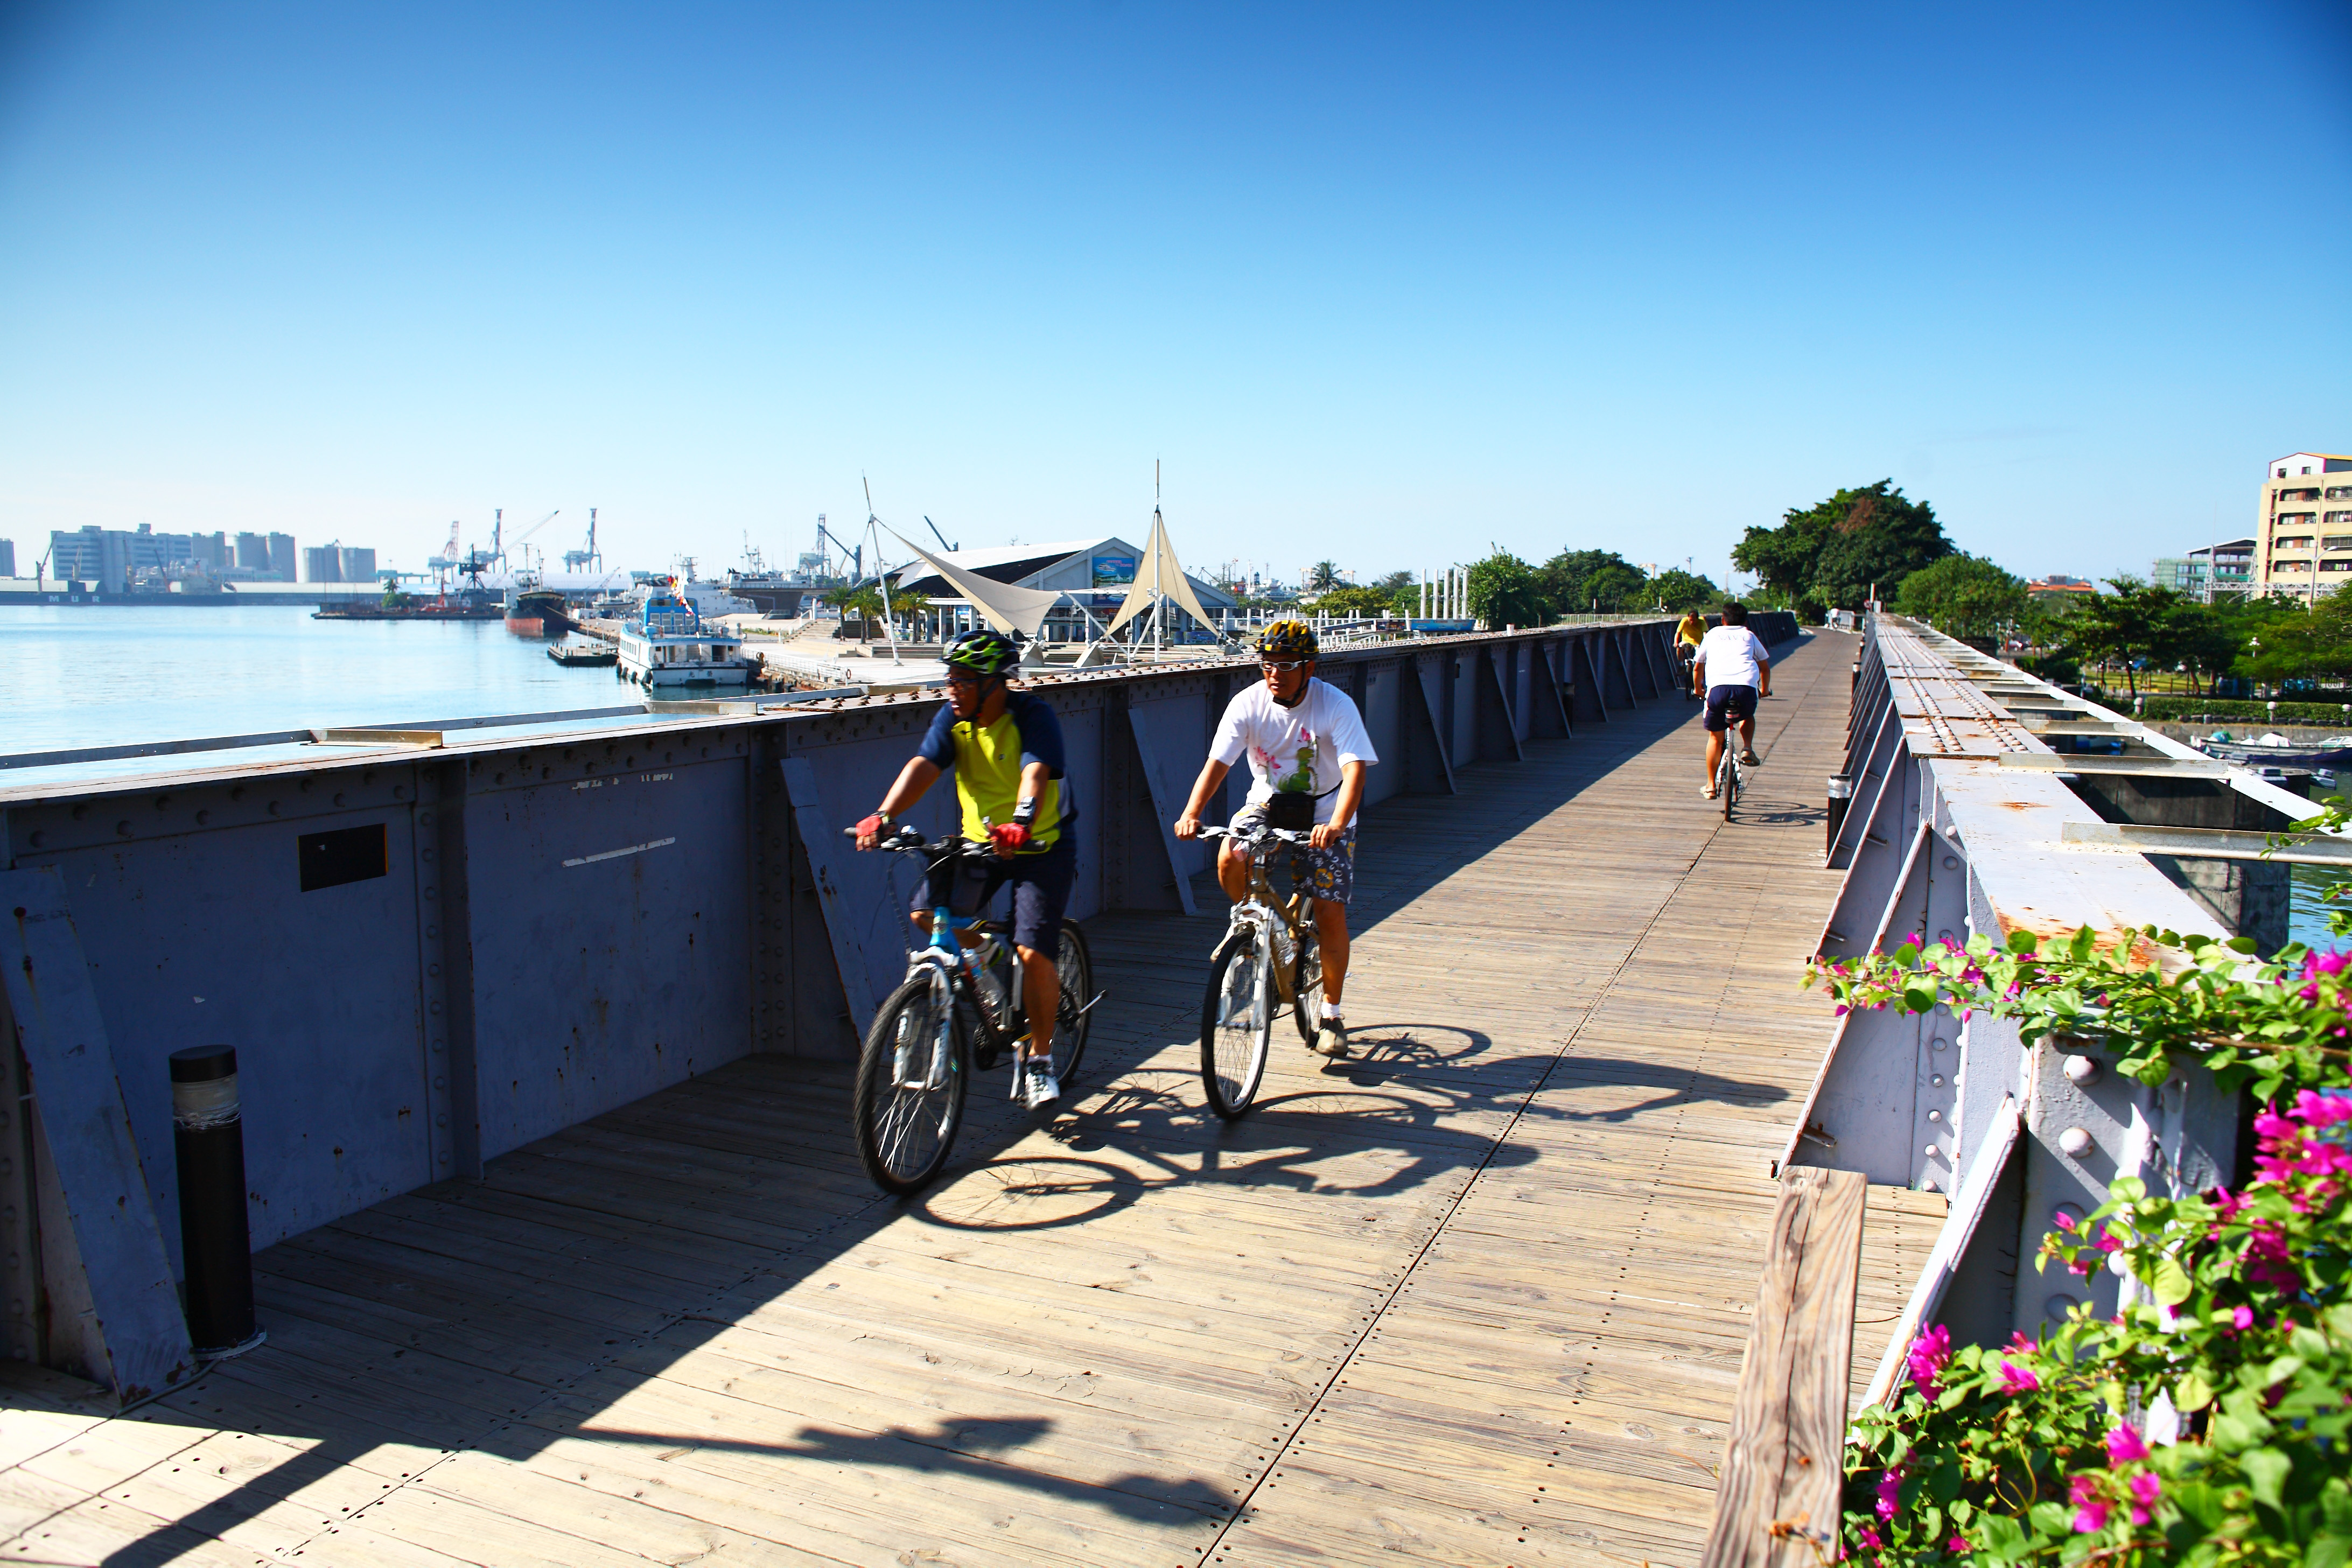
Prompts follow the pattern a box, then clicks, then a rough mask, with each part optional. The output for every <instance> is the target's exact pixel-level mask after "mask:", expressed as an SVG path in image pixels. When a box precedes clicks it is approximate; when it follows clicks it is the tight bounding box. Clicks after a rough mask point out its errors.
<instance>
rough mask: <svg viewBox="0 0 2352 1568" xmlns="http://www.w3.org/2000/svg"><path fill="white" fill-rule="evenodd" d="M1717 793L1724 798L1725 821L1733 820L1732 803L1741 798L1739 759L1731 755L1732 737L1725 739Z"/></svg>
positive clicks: (1716, 782)
mask: <svg viewBox="0 0 2352 1568" xmlns="http://www.w3.org/2000/svg"><path fill="white" fill-rule="evenodd" d="M1715 786H1716V793H1717V794H1718V795H1722V796H1723V820H1724V821H1726V822H1729V821H1730V820H1731V803H1732V802H1733V801H1735V800H1738V798H1739V759H1738V758H1737V757H1735V756H1733V755H1732V754H1731V737H1730V736H1729V735H1726V736H1724V738H1723V765H1722V767H1721V769H1720V770H1718V771H1717V774H1716V781H1715Z"/></svg>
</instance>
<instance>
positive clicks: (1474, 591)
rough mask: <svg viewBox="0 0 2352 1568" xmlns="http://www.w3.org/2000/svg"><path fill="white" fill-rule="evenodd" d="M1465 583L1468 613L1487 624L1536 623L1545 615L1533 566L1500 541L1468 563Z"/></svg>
mask: <svg viewBox="0 0 2352 1568" xmlns="http://www.w3.org/2000/svg"><path fill="white" fill-rule="evenodd" d="M1468 587H1469V598H1470V613H1471V614H1472V615H1473V616H1476V617H1477V618H1478V619H1480V620H1482V621H1484V622H1486V624H1487V625H1488V626H1541V625H1543V624H1544V622H1545V621H1546V620H1547V619H1549V616H1546V615H1545V613H1544V595H1543V589H1542V586H1541V584H1538V581H1537V580H1536V569H1535V568H1534V567H1532V566H1530V565H1528V563H1526V562H1524V561H1522V560H1520V559H1519V558H1518V557H1517V556H1516V555H1514V554H1512V553H1511V552H1509V551H1507V550H1505V549H1504V548H1503V547H1502V546H1500V545H1496V547H1495V552H1494V553H1493V554H1492V555H1489V556H1487V557H1486V559H1485V560H1484V561H1479V562H1475V563H1472V564H1471V567H1470V571H1469V583H1468Z"/></svg>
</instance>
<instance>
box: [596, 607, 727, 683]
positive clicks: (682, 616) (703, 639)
mask: <svg viewBox="0 0 2352 1568" xmlns="http://www.w3.org/2000/svg"><path fill="white" fill-rule="evenodd" d="M742 648H743V639H742V638H741V637H737V636H736V635H735V634H734V633H732V632H730V631H729V630H728V629H727V628H726V627H725V626H719V625H715V624H706V623H705V622H704V620H703V618H702V616H701V615H700V614H699V613H698V611H697V610H696V609H695V607H694V605H693V602H692V601H691V600H688V599H685V598H681V597H679V596H678V595H677V594H676V593H674V592H670V591H668V590H656V592H654V593H651V594H648V595H646V605H645V608H644V610H643V611H641V612H640V613H639V615H638V617H637V621H636V624H635V625H634V626H629V627H627V628H626V629H625V630H624V631H623V632H622V633H621V637H620V656H621V658H620V673H621V678H622V679H625V680H634V681H635V682H637V683H638V684H639V685H641V686H644V687H646V689H653V688H655V687H660V686H742V685H745V684H746V683H748V682H749V681H750V680H751V660H750V659H748V658H744V657H743V654H742Z"/></svg>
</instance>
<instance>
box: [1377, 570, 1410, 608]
mask: <svg viewBox="0 0 2352 1568" xmlns="http://www.w3.org/2000/svg"><path fill="white" fill-rule="evenodd" d="M1372 586H1373V587H1375V588H1377V589H1379V590H1380V591H1381V593H1382V594H1385V595H1388V601H1389V603H1390V604H1391V605H1395V606H1396V607H1397V608H1399V609H1403V608H1404V607H1405V606H1406V601H1408V600H1411V601H1412V602H1414V603H1415V604H1418V603H1419V601H1420V596H1421V579H1420V578H1418V577H1416V576H1414V575H1413V574H1412V573H1410V572H1391V573H1388V574H1385V575H1384V576H1382V577H1381V579H1380V580H1379V581H1378V582H1376V583H1374V584H1372Z"/></svg>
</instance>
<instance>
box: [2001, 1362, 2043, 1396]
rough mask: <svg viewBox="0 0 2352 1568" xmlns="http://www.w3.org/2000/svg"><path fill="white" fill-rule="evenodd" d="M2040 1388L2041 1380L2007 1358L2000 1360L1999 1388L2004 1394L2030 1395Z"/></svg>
mask: <svg viewBox="0 0 2352 1568" xmlns="http://www.w3.org/2000/svg"><path fill="white" fill-rule="evenodd" d="M2041 1386H2042V1380H2041V1379H2040V1378H2038V1377H2036V1376H2034V1375H2033V1373H2031V1372H2028V1371H2027V1370H2026V1369H2025V1368H2023V1367H2021V1366H2020V1365H2018V1364H2017V1363H2015V1362H2013V1361H2011V1360H2010V1359H2009V1358H2008V1357H2007V1356H2003V1357H2001V1358H2000V1387H2001V1392H2002V1393H2004V1394H2031V1393H2032V1392H2033V1391H2034V1390H2035V1389H2037V1388H2039V1387H2041Z"/></svg>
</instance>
